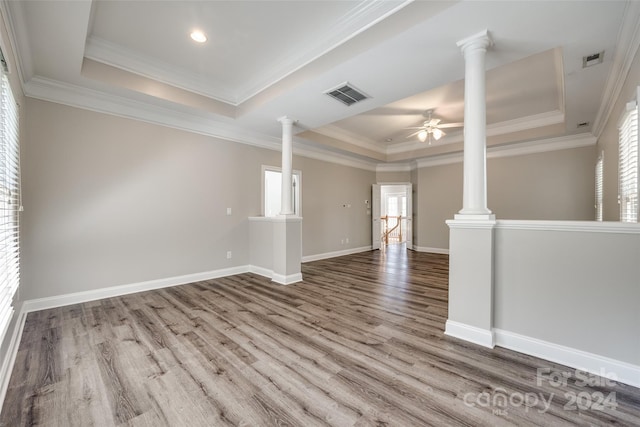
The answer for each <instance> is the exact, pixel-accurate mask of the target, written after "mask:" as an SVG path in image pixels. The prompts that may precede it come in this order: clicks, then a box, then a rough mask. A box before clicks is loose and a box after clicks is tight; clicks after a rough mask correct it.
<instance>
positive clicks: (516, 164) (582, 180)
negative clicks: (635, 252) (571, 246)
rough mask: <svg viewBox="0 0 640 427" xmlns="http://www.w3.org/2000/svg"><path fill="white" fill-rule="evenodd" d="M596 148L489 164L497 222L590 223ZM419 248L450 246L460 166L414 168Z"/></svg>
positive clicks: (495, 160)
mask: <svg viewBox="0 0 640 427" xmlns="http://www.w3.org/2000/svg"><path fill="white" fill-rule="evenodd" d="M595 159H596V154H595V147H581V148H574V149H569V150H559V151H552V152H547V153H538V154H527V155H522V156H514V157H501V158H490V159H488V160H487V193H488V195H487V198H488V207H489V209H491V210H492V211H493V213H494V214H495V215H496V218H499V219H531V220H592V219H594V216H595V210H594V207H593V206H594V191H595V190H594V188H595V184H594V180H595V169H594V165H595ZM413 175H415V180H416V182H417V184H416V185H417V187H418V188H419V191H418V192H417V196H416V198H417V201H416V199H415V198H414V205H417V217H416V218H415V219H414V224H416V228H417V235H416V241H415V244H416V245H417V246H420V247H430V248H443V249H446V248H449V228H448V227H447V225H446V224H445V221H446V220H448V219H453V216H454V215H455V214H456V213H457V212H458V211H459V210H460V209H461V208H462V175H463V170H462V163H454V164H449V165H441V166H432V167H427V168H420V169H418V170H417V171H416V172H415V173H414V174H412V176H413Z"/></svg>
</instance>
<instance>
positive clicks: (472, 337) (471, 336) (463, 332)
mask: <svg viewBox="0 0 640 427" xmlns="http://www.w3.org/2000/svg"><path fill="white" fill-rule="evenodd" d="M444 334H445V335H449V336H450V337H454V338H459V339H461V340H465V341H469V342H472V343H474V344H478V345H481V346H483V347H488V348H493V347H494V337H493V332H492V331H490V330H487V329H481V328H477V327H475V326H471V325H466V324H464V323H460V322H455V321H453V320H447V323H446V324H445V328H444Z"/></svg>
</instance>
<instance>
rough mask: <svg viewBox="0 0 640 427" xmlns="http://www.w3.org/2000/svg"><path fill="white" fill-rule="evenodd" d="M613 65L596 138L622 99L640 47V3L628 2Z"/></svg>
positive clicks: (601, 106)
mask: <svg viewBox="0 0 640 427" xmlns="http://www.w3.org/2000/svg"><path fill="white" fill-rule="evenodd" d="M616 46H617V48H616V50H615V56H614V58H613V65H612V66H611V71H610V72H609V77H608V78H607V82H606V85H605V88H604V90H603V91H602V100H601V101H600V107H599V108H598V113H597V114H596V118H595V120H594V121H593V127H592V129H593V130H592V131H593V134H594V135H595V136H596V137H598V138H599V137H600V135H602V132H603V131H604V127H605V125H606V124H607V122H608V121H609V117H611V113H612V112H613V108H614V107H615V105H616V101H617V100H618V98H619V97H620V93H621V92H622V88H623V86H624V82H625V80H626V79H627V75H628V74H629V69H630V68H631V64H632V63H633V60H634V58H635V56H636V52H638V47H640V3H638V2H635V1H630V2H627V4H626V6H625V11H624V18H623V21H622V26H621V27H620V32H619V34H618V41H617V43H616Z"/></svg>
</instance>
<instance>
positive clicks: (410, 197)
mask: <svg viewBox="0 0 640 427" xmlns="http://www.w3.org/2000/svg"><path fill="white" fill-rule="evenodd" d="M405 194H406V197H407V199H406V200H407V228H406V230H407V231H406V237H405V239H406V242H407V249H411V250H413V185H412V184H407V185H406V186H405Z"/></svg>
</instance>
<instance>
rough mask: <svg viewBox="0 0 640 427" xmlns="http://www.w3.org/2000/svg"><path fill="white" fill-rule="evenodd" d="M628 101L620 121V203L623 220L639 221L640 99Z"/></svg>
mask: <svg viewBox="0 0 640 427" xmlns="http://www.w3.org/2000/svg"><path fill="white" fill-rule="evenodd" d="M636 90H637V92H638V93H637V95H636V99H635V100H633V101H631V102H629V103H627V105H626V108H625V111H624V113H623V115H622V117H621V118H620V121H619V123H618V132H619V133H618V204H619V205H620V221H621V222H630V223H637V222H638V184H639V182H638V181H639V175H640V170H639V167H640V162H638V149H639V148H640V147H639V144H638V99H640V86H639V87H638V88H637V89H636Z"/></svg>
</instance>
